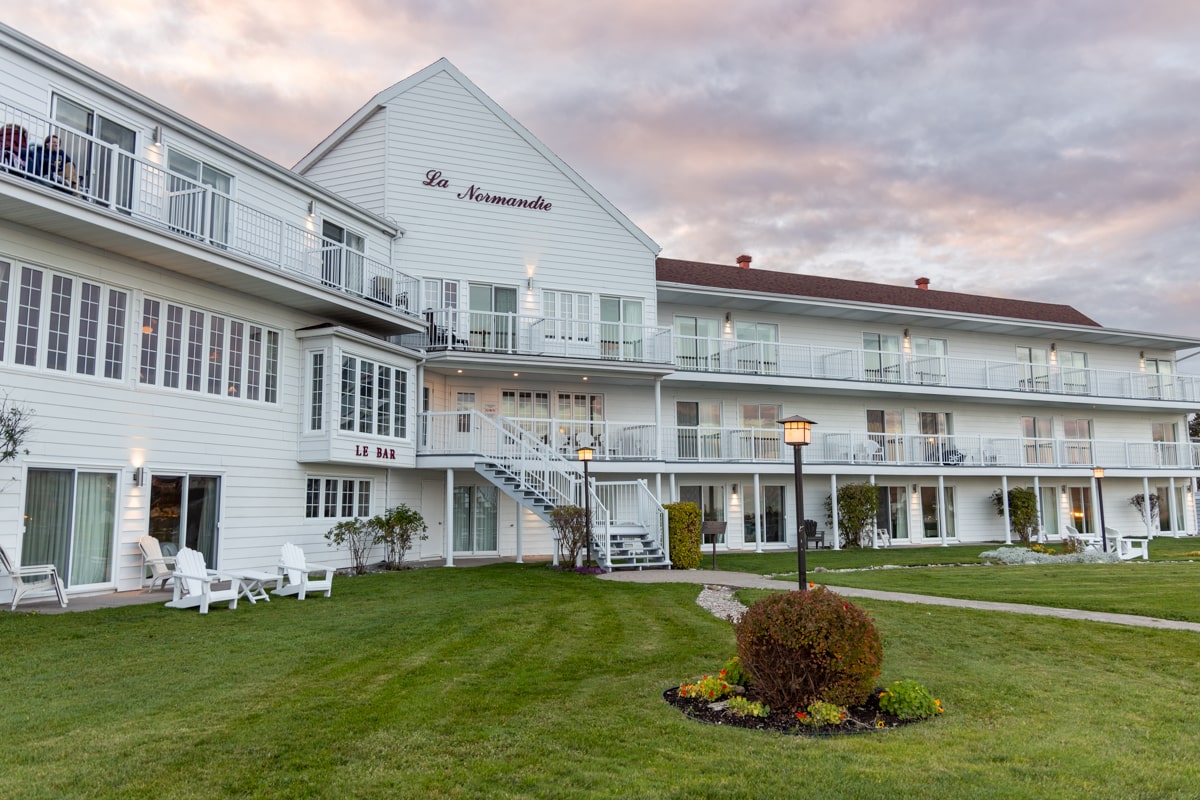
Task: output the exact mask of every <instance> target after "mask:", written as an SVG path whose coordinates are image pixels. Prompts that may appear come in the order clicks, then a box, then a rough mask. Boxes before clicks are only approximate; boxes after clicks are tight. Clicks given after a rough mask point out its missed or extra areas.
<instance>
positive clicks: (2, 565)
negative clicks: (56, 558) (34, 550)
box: [0, 547, 67, 611]
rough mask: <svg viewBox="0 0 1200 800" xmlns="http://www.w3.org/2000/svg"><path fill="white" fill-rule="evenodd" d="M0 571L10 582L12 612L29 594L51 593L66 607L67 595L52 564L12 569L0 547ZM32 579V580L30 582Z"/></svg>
mask: <svg viewBox="0 0 1200 800" xmlns="http://www.w3.org/2000/svg"><path fill="white" fill-rule="evenodd" d="M0 569H3V570H4V573H5V574H6V575H8V578H9V580H10V581H11V582H12V610H13V611H16V610H17V603H19V602H21V598H22V597H24V596H25V595H27V594H29V593H30V592H40V591H53V592H54V594H55V596H56V597H58V604H59V605H60V606H62V607H63V608H66V607H67V593H66V591H65V590H64V589H63V582H62V579H61V578H59V577H58V567H56V566H54V565H53V564H35V565H31V566H28V567H14V566H13V562H12V560H11V559H9V557H8V553H6V552H4V548H3V547H0ZM30 578H33V580H30Z"/></svg>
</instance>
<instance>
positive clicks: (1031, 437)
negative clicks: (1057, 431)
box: [1021, 417, 1054, 464]
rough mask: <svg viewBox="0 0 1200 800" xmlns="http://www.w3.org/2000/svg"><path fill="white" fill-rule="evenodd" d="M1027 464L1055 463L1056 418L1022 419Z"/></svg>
mask: <svg viewBox="0 0 1200 800" xmlns="http://www.w3.org/2000/svg"><path fill="white" fill-rule="evenodd" d="M1021 436H1022V437H1023V439H1022V446H1023V447H1024V451H1025V462H1024V463H1026V464H1053V463H1054V418H1053V417H1021Z"/></svg>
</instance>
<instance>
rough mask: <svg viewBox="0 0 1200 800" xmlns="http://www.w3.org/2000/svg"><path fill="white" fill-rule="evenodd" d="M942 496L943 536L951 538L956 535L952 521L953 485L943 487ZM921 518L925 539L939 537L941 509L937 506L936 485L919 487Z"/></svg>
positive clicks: (940, 532) (940, 533)
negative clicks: (943, 506) (943, 512)
mask: <svg viewBox="0 0 1200 800" xmlns="http://www.w3.org/2000/svg"><path fill="white" fill-rule="evenodd" d="M942 496H943V497H944V498H945V500H946V507H945V516H946V528H945V536H946V538H947V539H953V538H954V537H955V535H956V534H955V530H956V525H955V522H954V487H953V486H945V487H943V488H942ZM921 520H922V527H923V529H924V533H925V538H926V539H938V538H941V536H942V509H941V508H940V507H939V506H938V487H936V486H922V487H921Z"/></svg>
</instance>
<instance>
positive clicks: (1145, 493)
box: [1142, 476, 1155, 537]
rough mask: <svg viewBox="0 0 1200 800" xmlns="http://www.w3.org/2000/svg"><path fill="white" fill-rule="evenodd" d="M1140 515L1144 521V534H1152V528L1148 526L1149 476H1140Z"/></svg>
mask: <svg viewBox="0 0 1200 800" xmlns="http://www.w3.org/2000/svg"><path fill="white" fill-rule="evenodd" d="M1142 517H1143V520H1144V521H1145V523H1146V535H1147V536H1151V537H1153V536H1154V533H1155V532H1154V530H1152V529H1151V527H1150V477H1149V476H1143V477H1142Z"/></svg>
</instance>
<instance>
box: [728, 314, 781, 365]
mask: <svg viewBox="0 0 1200 800" xmlns="http://www.w3.org/2000/svg"><path fill="white" fill-rule="evenodd" d="M734 338H735V339H736V340H737V344H736V345H735V348H736V353H737V369H738V372H750V373H755V374H768V375H769V374H773V373H776V372H778V371H779V326H778V325H775V324H773V323H767V322H740V321H739V322H738V323H737V325H736V326H735V327H734Z"/></svg>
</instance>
